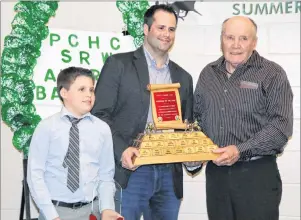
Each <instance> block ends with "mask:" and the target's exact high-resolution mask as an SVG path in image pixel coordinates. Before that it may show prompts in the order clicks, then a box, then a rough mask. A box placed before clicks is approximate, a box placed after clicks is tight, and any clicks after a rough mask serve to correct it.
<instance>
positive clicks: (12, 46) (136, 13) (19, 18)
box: [1, 0, 149, 157]
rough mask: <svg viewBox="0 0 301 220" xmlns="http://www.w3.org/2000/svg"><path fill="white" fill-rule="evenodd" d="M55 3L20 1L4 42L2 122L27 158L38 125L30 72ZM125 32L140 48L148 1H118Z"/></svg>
mask: <svg viewBox="0 0 301 220" xmlns="http://www.w3.org/2000/svg"><path fill="white" fill-rule="evenodd" d="M58 5H59V3H58V2H57V1H20V2H18V3H16V5H15V6H14V10H15V11H16V15H15V17H14V19H13V21H12V23H11V25H12V31H11V33H10V34H9V35H8V36H6V37H5V39H4V49H3V52H2V58H1V61H2V62H1V104H2V111H1V115H2V120H3V121H4V123H5V124H7V125H8V126H9V127H10V129H11V130H12V131H13V132H14V136H13V140H12V142H13V145H14V146H15V147H16V148H17V149H18V150H19V151H22V152H23V153H24V156H25V157H27V154H28V149H29V145H30V140H31V137H32V134H33V132H34V129H35V128H36V126H37V125H38V123H39V122H40V121H41V117H40V116H39V115H38V114H37V112H36V108H35V106H34V104H33V100H34V88H35V84H34V81H33V80H32V78H33V70H34V67H35V66H36V64H37V60H38V58H39V57H40V55H41V52H40V49H41V46H42V42H43V40H45V39H46V38H47V36H48V34H49V29H48V26H47V23H48V21H49V19H50V18H51V17H53V16H54V15H55V12H56V10H57V9H58ZM116 6H117V8H118V10H119V11H120V12H121V13H122V18H123V21H124V23H125V24H126V25H127V31H128V32H129V34H130V35H131V36H132V37H133V38H134V44H135V46H136V47H139V46H140V45H142V43H143V29H142V26H143V16H144V13H145V11H146V10H147V9H148V8H149V3H148V1H147V0H137V1H117V2H116Z"/></svg>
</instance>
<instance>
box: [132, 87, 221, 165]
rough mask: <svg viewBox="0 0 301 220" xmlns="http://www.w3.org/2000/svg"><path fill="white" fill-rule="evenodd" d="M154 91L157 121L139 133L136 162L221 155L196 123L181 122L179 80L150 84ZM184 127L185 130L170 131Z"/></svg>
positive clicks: (155, 118)
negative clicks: (142, 132) (177, 81)
mask: <svg viewBox="0 0 301 220" xmlns="http://www.w3.org/2000/svg"><path fill="white" fill-rule="evenodd" d="M147 88H148V90H149V91H150V92H151V102H152V105H151V107H152V114H153V121H154V124H148V126H147V128H146V132H145V133H144V134H139V136H138V137H137V139H136V140H134V144H133V145H134V146H135V147H137V148H138V149H139V152H140V156H139V157H136V158H134V160H133V164H134V165H136V166H138V165H145V164H160V163H176V162H189V161H204V160H213V159H215V158H217V157H218V156H219V155H218V154H214V153H212V150H213V149H216V148H218V146H217V145H215V144H214V143H213V142H212V141H211V140H210V138H208V137H207V136H206V135H205V134H204V133H202V132H201V131H200V128H199V126H198V123H197V122H194V123H193V124H188V122H187V121H186V120H185V123H183V121H182V112H181V105H180V104H181V102H180V96H179V91H178V89H179V88H180V84H179V83H175V84H155V85H148V87H147ZM170 129H177V130H179V129H182V130H184V131H175V132H174V131H170Z"/></svg>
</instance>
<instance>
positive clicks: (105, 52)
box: [33, 28, 135, 118]
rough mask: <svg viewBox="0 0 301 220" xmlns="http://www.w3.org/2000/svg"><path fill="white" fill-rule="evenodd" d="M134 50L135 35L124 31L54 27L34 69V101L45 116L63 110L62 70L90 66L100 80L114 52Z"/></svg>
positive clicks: (40, 112)
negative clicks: (59, 85)
mask: <svg viewBox="0 0 301 220" xmlns="http://www.w3.org/2000/svg"><path fill="white" fill-rule="evenodd" d="M134 49H135V46H134V44H133V40H132V37H131V36H129V35H128V36H123V34H122V33H110V32H88V31H78V30H65V29H52V28H51V29H50V33H49V35H48V38H47V39H46V40H45V41H44V42H43V45H42V48H41V57H40V58H39V59H38V63H37V65H36V67H35V69H34V76H33V79H34V82H35V85H36V88H35V90H34V96H35V97H34V104H35V106H36V108H37V112H38V114H39V115H40V116H41V117H42V118H44V117H47V116H49V115H51V114H53V113H55V112H57V111H59V110H60V108H61V101H60V99H59V98H58V94H57V90H56V78H57V75H58V73H59V72H60V70H61V69H63V68H66V67H69V66H80V67H83V68H87V69H90V70H91V71H92V72H93V73H94V76H95V78H96V80H97V79H98V77H99V74H100V71H101V69H102V66H103V65H104V63H105V61H106V59H107V58H108V57H109V56H110V55H112V54H115V53H122V52H128V51H132V50H134ZM112 74H114V73H112Z"/></svg>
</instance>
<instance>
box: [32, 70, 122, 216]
mask: <svg viewBox="0 0 301 220" xmlns="http://www.w3.org/2000/svg"><path fill="white" fill-rule="evenodd" d="M94 82H95V80H94V77H93V74H92V72H91V71H90V70H87V69H83V68H79V67H69V68H66V69H64V70H62V71H61V72H60V73H59V75H58V78H57V90H58V94H59V97H60V99H61V101H62V102H63V105H64V106H63V108H62V110H61V112H59V113H56V114H54V115H52V116H50V117H49V118H46V119H44V120H43V121H41V122H40V123H39V125H38V126H37V128H36V130H35V132H34V134H33V137H32V140H31V144H30V149H29V156H28V176H27V181H28V186H29V189H30V192H31V195H32V197H33V199H34V201H35V202H36V204H37V206H38V207H39V210H40V216H39V220H53V219H54V220H69V219H70V220H71V219H72V220H88V219H89V216H90V214H91V212H92V209H93V215H94V216H96V217H97V219H100V215H101V219H102V220H113V219H114V220H116V219H117V218H118V217H120V215H119V214H118V213H116V212H115V211H113V210H114V199H113V196H114V193H115V185H114V180H113V176H114V172H115V168H114V166H115V165H114V159H113V144H112V135H111V131H110V128H109V126H108V125H107V124H106V123H105V122H103V121H102V120H100V119H98V118H97V117H95V116H93V115H91V114H90V110H91V108H92V107H93V105H94V101H95V96H94ZM97 196H98V198H97ZM98 199H99V200H98ZM98 207H99V209H98ZM90 219H95V218H91V216H90Z"/></svg>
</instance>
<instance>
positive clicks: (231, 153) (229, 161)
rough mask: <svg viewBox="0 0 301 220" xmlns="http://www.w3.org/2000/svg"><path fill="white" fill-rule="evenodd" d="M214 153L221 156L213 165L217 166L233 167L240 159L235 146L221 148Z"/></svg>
mask: <svg viewBox="0 0 301 220" xmlns="http://www.w3.org/2000/svg"><path fill="white" fill-rule="evenodd" d="M212 152H213V153H218V154H220V156H219V157H218V158H216V159H215V160H213V163H215V164H216V165H217V166H232V165H233V164H234V163H236V162H237V161H238V159H239V157H240V154H239V151H238V148H237V147H236V146H235V145H229V146H226V147H221V148H218V149H215V150H213V151H212Z"/></svg>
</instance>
